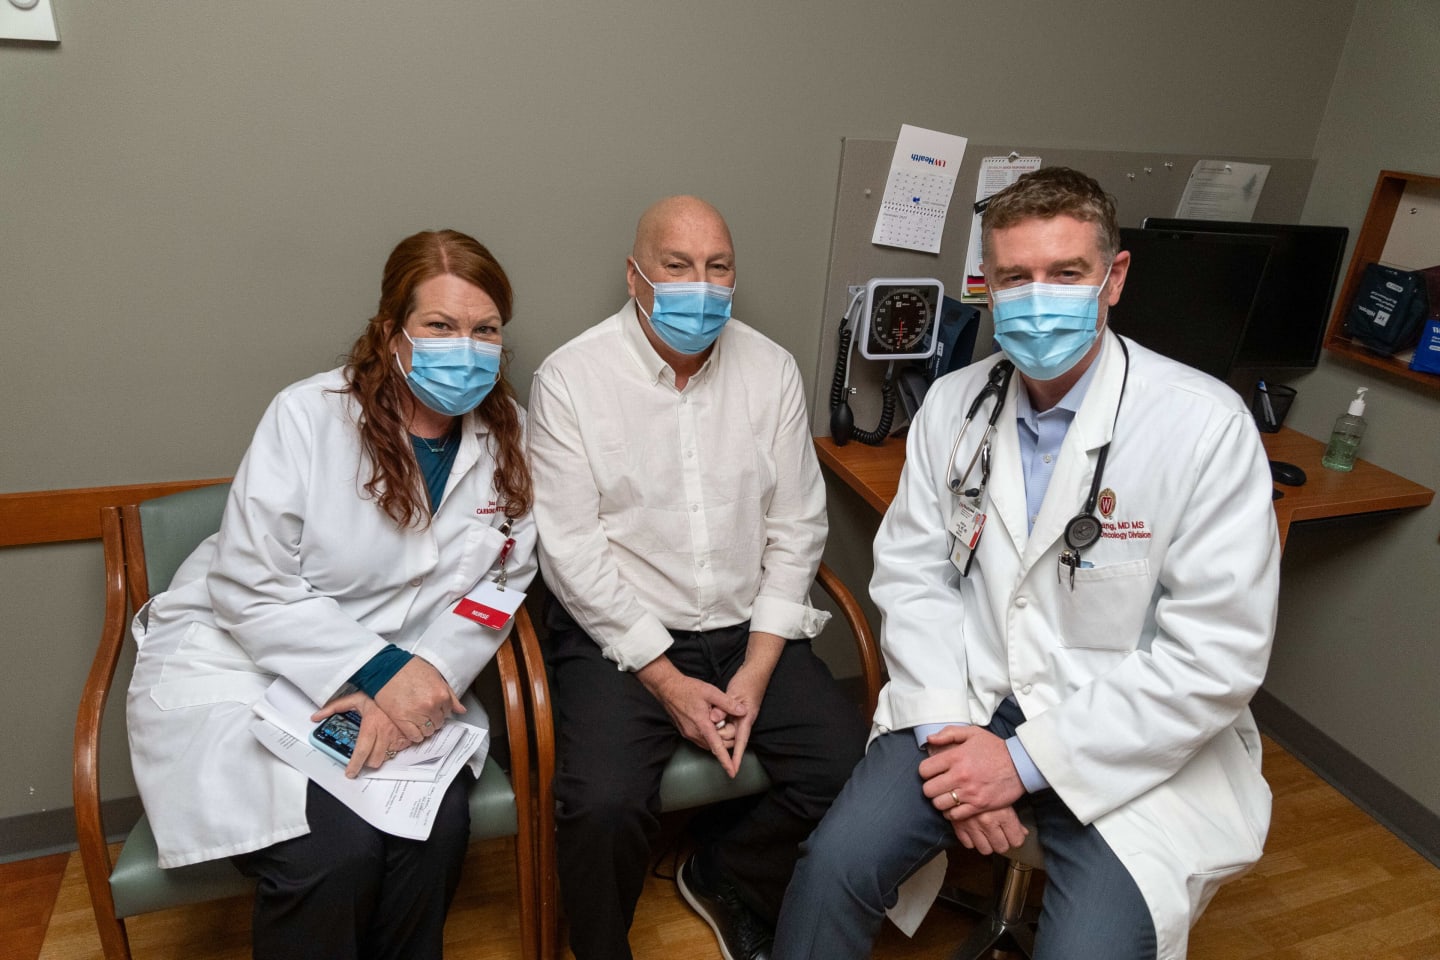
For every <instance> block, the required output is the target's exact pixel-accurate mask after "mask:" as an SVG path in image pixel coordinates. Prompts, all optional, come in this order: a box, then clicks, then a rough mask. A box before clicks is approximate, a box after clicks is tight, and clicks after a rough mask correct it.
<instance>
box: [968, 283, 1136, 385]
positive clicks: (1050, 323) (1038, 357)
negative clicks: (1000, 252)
mask: <svg viewBox="0 0 1440 960" xmlns="http://www.w3.org/2000/svg"><path fill="white" fill-rule="evenodd" d="M1109 279H1110V272H1109V271H1108V270H1107V271H1106V272H1105V279H1104V280H1102V281H1101V282H1100V285H1099V286H1098V287H1096V286H1088V285H1079V284H1070V283H1027V284H1025V285H1024V286H1021V287H1009V288H1007V289H1005V290H995V291H992V292H991V294H990V298H991V303H992V306H993V313H994V319H995V342H996V344H998V345H999V347H1000V349H1001V350H1004V351H1005V355H1006V356H1007V357H1009V358H1010V359H1011V360H1012V361H1014V363H1015V367H1016V368H1017V369H1018V370H1019V371H1020V372H1021V373H1023V374H1025V376H1027V377H1029V378H1030V379H1032V380H1054V379H1055V378H1056V377H1060V376H1064V375H1065V374H1066V373H1067V372H1069V370H1070V369H1071V368H1072V367H1074V366H1075V364H1077V363H1079V362H1080V358H1081V357H1083V356H1085V354H1086V353H1087V352H1088V351H1089V350H1090V347H1091V346H1093V345H1094V343H1095V337H1096V335H1097V334H1098V332H1099V331H1098V330H1097V327H1098V320H1099V317H1100V292H1101V291H1102V290H1104V289H1105V284H1106V283H1107V282H1108V281H1109Z"/></svg>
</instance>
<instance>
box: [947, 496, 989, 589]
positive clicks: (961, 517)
mask: <svg viewBox="0 0 1440 960" xmlns="http://www.w3.org/2000/svg"><path fill="white" fill-rule="evenodd" d="M984 532H985V514H984V513H982V512H981V510H980V504H979V503H978V502H976V501H973V500H970V499H968V498H965V497H959V498H956V500H955V508H954V509H953V510H951V511H950V535H951V536H953V537H954V538H955V550H954V552H953V553H951V554H950V562H951V563H953V564H954V565H955V566H956V568H957V569H959V570H960V571H961V572H962V573H964V572H965V571H966V570H967V569H968V567H969V565H970V554H971V553H972V552H973V551H974V550H975V546H976V545H977V544H978V543H979V542H980V534H982V533H984Z"/></svg>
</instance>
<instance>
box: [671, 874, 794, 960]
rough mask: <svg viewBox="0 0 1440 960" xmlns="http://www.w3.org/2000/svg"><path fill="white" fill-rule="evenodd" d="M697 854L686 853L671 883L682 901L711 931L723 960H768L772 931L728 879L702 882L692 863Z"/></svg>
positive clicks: (703, 880)
mask: <svg viewBox="0 0 1440 960" xmlns="http://www.w3.org/2000/svg"><path fill="white" fill-rule="evenodd" d="M698 857H699V854H698V853H692V854H691V855H690V858H689V859H688V860H686V861H685V863H684V864H683V865H682V866H681V867H680V872H679V873H677V874H676V875H675V884H676V885H677V886H678V887H679V888H680V895H681V896H682V897H684V898H685V902H686V903H688V904H690V906H691V907H693V908H694V909H695V912H696V913H698V914H700V917H701V919H703V920H704V921H705V922H706V923H708V924H709V925H710V929H711V930H713V931H714V932H715V939H716V940H718V941H719V942H720V953H721V954H722V955H723V956H724V957H725V960H770V942H771V940H773V939H774V933H773V931H771V930H769V929H768V928H767V927H766V925H765V922H764V921H762V920H761V919H760V918H759V917H757V916H756V915H755V911H753V910H751V909H750V908H749V907H747V906H745V903H744V901H742V900H741V899H740V895H739V894H738V893H736V892H735V887H734V886H732V885H731V883H730V882H729V881H728V880H723V879H722V880H720V881H719V882H718V883H706V882H705V879H704V878H702V877H701V873H700V870H699V869H697V866H696V859H697V858H698Z"/></svg>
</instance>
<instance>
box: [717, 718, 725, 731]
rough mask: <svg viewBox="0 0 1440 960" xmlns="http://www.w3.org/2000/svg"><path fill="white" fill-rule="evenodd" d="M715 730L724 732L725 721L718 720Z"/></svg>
mask: <svg viewBox="0 0 1440 960" xmlns="http://www.w3.org/2000/svg"><path fill="white" fill-rule="evenodd" d="M715 729H716V730H724V729H725V721H724V720H716V721H715Z"/></svg>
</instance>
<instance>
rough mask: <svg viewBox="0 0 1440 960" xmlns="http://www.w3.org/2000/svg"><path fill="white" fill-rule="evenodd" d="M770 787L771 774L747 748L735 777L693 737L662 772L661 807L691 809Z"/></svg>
mask: <svg viewBox="0 0 1440 960" xmlns="http://www.w3.org/2000/svg"><path fill="white" fill-rule="evenodd" d="M768 789H770V778H769V777H768V776H766V775H765V770H764V769H763V768H762V767H761V766H760V761H758V760H756V759H755V754H753V753H749V752H747V753H746V754H745V756H744V758H743V759H742V760H741V761H740V772H739V773H738V774H736V776H735V779H734V780H731V779H730V778H729V777H728V776H726V775H725V769H724V768H723V767H721V766H720V761H718V760H716V759H715V758H714V757H712V756H711V755H710V754H708V753H706V752H705V751H704V750H701V749H700V748H699V747H697V746H695V745H694V744H693V743H690V742H689V741H686V742H683V743H681V744H680V747H679V748H678V749H677V750H676V751H675V755H674V756H673V757H671V758H670V762H669V763H668V764H666V765H665V772H664V773H663V774H661V776H660V809H661V810H688V809H690V808H691V807H701V806H704V805H706V804H709V803H718V802H719V801H721V800H730V799H732V798H734V797H748V796H751V795H753V794H757V793H764V792H765V791H766V790H768Z"/></svg>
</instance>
